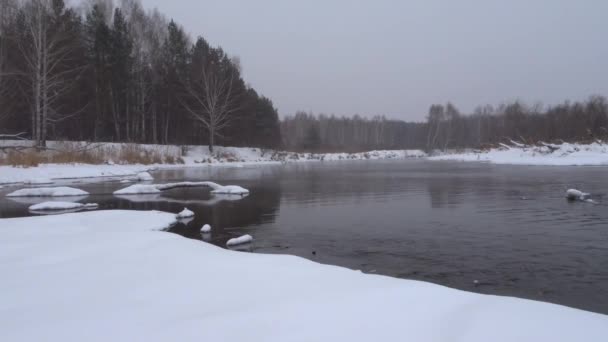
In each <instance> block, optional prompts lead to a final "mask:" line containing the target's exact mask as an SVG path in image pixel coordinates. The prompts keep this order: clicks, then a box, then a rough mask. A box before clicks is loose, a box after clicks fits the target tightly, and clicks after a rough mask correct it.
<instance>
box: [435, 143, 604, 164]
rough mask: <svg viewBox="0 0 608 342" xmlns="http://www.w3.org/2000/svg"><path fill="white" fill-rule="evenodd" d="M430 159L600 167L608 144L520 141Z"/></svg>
mask: <svg viewBox="0 0 608 342" xmlns="http://www.w3.org/2000/svg"><path fill="white" fill-rule="evenodd" d="M429 159H431V160H456V161H475V162H490V163H493V164H509V165H547V166H584V165H588V166H600V165H608V145H607V144H604V143H599V142H598V143H593V144H589V145H581V144H568V143H564V144H561V145H553V144H545V145H541V146H524V145H521V144H516V145H513V146H506V145H505V146H503V147H501V148H500V149H493V150H489V151H478V152H467V153H456V154H444V155H440V156H435V157H430V158H429Z"/></svg>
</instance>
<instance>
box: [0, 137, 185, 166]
mask: <svg viewBox="0 0 608 342" xmlns="http://www.w3.org/2000/svg"><path fill="white" fill-rule="evenodd" d="M180 152H181V150H176V149H172V148H170V147H159V146H152V147H150V146H146V145H137V144H110V145H104V144H94V145H84V144H82V143H74V142H60V143H55V144H54V145H53V146H52V149H49V150H45V151H37V150H36V149H34V148H28V149H21V150H17V149H14V150H12V149H11V150H8V151H7V152H4V153H0V165H11V166H15V167H35V166H38V165H40V164H93V165H101V164H108V163H114V164H142V165H151V164H183V163H184V160H183V159H182V158H181V155H180Z"/></svg>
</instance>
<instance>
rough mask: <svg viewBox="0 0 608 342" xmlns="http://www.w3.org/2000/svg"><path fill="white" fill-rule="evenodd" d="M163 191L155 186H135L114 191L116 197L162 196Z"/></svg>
mask: <svg viewBox="0 0 608 342" xmlns="http://www.w3.org/2000/svg"><path fill="white" fill-rule="evenodd" d="M160 193H161V191H160V190H159V189H158V187H157V186H156V185H153V184H133V185H131V186H129V187H126V188H124V189H120V190H116V191H114V195H122V196H125V195H145V194H160Z"/></svg>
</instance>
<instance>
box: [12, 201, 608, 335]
mask: <svg viewBox="0 0 608 342" xmlns="http://www.w3.org/2000/svg"><path fill="white" fill-rule="evenodd" d="M173 223H175V215H174V214H170V213H159V212H143V211H114V210H111V211H93V212H86V213H81V214H68V215H59V216H52V217H28V218H19V219H0V227H1V229H0V260H1V262H0V269H1V271H2V281H0V294H1V295H0V296H1V298H2V301H1V303H2V304H1V307H2V309H0V322H2V323H0V326H1V327H2V328H1V329H0V340H2V341H48V340H53V341H93V342H97V341H146V342H157V341H181V342H199V341H226V342H233V341H234V342H237V341H239V342H241V341H246V340H247V341H268V342H279V341H280V342H284V341H349V342H359V341H371V340H379V341H401V340H408V341H417V342H427V341H433V342H444V341H446V342H447V341H450V342H451V341H467V342H487V341H492V342H513V341H518V342H528V341H529V342H538V341H551V342H561V341H564V342H565V341H586V342H589V341H590V342H595V341H598V342H600V341H601V342H603V341H605V339H606V336H608V316H606V315H602V314H596V313H591V312H586V311H582V310H578V309H571V308H568V307H565V306H561V305H553V304H549V303H543V302H535V301H530V300H524V299H518V298H509V297H502V296H487V295H482V294H477V293H468V292H464V291H459V290H454V289H450V288H447V287H443V286H438V285H435V284H430V283H424V282H420V281H411V280H403V279H396V278H390V277H385V276H376V275H369V274H363V273H361V272H355V271H352V270H349V269H345V268H341V267H335V266H327V265H320V264H317V263H315V262H311V261H308V260H305V259H302V258H298V257H293V256H283V255H263V254H251V253H236V252H232V251H229V250H225V249H222V248H218V247H216V246H213V245H211V244H207V243H202V242H197V241H192V240H188V239H185V238H181V237H179V236H176V235H173V234H169V233H160V232H149V231H151V230H162V229H165V228H168V227H169V226H170V225H171V224H173ZM168 256H170V257H168ZM176 260H179V262H178V263H176ZM243 279H246V280H247V281H243ZM125 284H129V286H125ZM201 294H222V295H211V296H205V295H201ZM252 294H255V295H252ZM370 313H373V314H370ZM32 322H38V324H36V325H35V326H33V325H32ZM75 323H77V324H75ZM235 327H238V328H235ZM269 327H272V329H269Z"/></svg>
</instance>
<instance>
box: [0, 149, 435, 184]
mask: <svg viewBox="0 0 608 342" xmlns="http://www.w3.org/2000/svg"><path fill="white" fill-rule="evenodd" d="M22 144H24V142H23V141H8V140H2V141H0V146H6V145H22ZM48 144H49V146H50V147H53V148H58V149H61V148H62V146H63V145H64V143H62V142H55V141H49V142H48ZM69 144H72V145H79V146H82V147H85V146H86V147H87V149H89V150H91V149H92V148H93V147H92V146H89V144H88V143H85V142H71V143H69ZM95 145H96V147H95V148H96V149H99V150H101V151H107V152H112V153H113V152H116V151H120V150H122V149H124V148H130V147H132V144H120V143H98V144H95ZM136 147H137V148H138V149H139V150H142V151H148V152H150V153H160V154H167V155H171V156H173V158H171V160H175V161H179V164H156V165H124V164H121V163H120V161H114V160H108V161H106V164H103V165H86V164H42V165H39V166H37V167H29V168H20V167H12V166H0V184H23V183H24V182H28V181H32V180H38V179H44V180H46V181H54V180H60V179H80V178H125V177H129V178H131V179H134V180H137V181H152V180H153V178H152V177H151V175H149V174H147V175H145V174H146V173H147V172H146V171H148V170H151V169H162V168H182V167H203V166H231V167H243V166H245V165H264V164H278V163H292V162H320V161H340V160H379V159H404V158H420V157H425V156H426V154H425V153H424V152H422V151H419V150H395V151H370V152H361V153H320V154H315V153H297V152H281V151H273V150H264V149H259V148H248V147H223V146H216V147H215V152H214V153H213V154H212V153H210V152H209V149H208V147H207V146H176V145H167V146H165V145H145V144H139V145H137V146H136ZM1 153H2V152H1V151H0V156H1ZM112 153H110V154H112ZM182 153H183V154H182ZM38 184H39V183H38Z"/></svg>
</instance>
